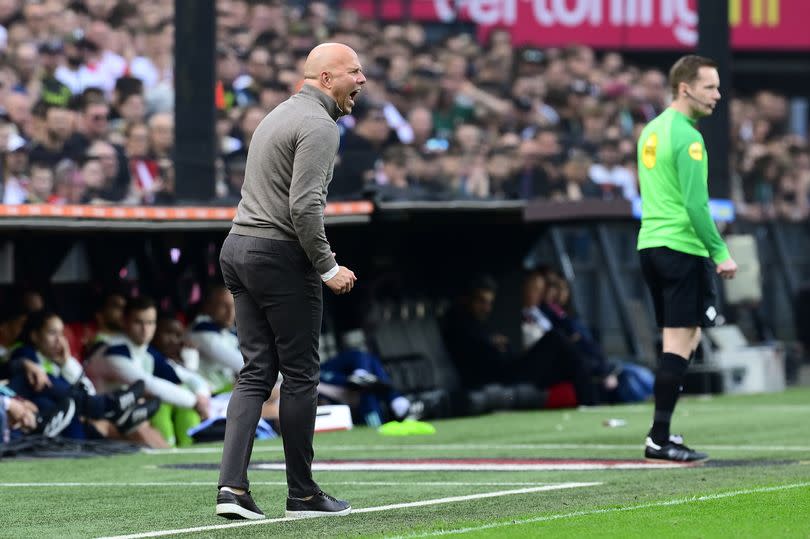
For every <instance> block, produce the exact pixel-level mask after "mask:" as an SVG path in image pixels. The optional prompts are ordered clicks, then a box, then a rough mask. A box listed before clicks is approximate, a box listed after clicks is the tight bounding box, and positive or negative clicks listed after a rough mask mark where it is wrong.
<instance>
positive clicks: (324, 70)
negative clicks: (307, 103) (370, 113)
mask: <svg viewBox="0 0 810 539" xmlns="http://www.w3.org/2000/svg"><path fill="white" fill-rule="evenodd" d="M365 82H366V77H365V76H364V75H363V70H362V68H361V67H360V60H359V59H358V58H357V53H356V52H354V50H352V48H351V47H349V46H347V45H344V44H343V43H322V44H320V45H318V46H317V47H315V48H314V49H312V50H311V51H310V52H309V55H308V56H307V59H306V62H304V84H307V85H309V86H314V87H316V88H318V89H319V90H320V91H322V92H323V93H325V94H327V95H329V96H330V97H332V98H333V99H334V100H335V101H336V102H337V104H338V106H339V107H340V108H341V110H342V111H343V112H344V113H345V114H349V113H350V112H351V111H352V107H354V99H353V98H354V97H355V96H356V95H357V92H359V91H360V89H361V88H362V86H363V84H365Z"/></svg>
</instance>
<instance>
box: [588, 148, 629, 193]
mask: <svg viewBox="0 0 810 539" xmlns="http://www.w3.org/2000/svg"><path fill="white" fill-rule="evenodd" d="M588 176H589V177H590V178H591V180H593V182H594V183H596V184H597V185H598V186H599V187H600V189H601V190H602V198H605V199H610V198H622V197H623V198H625V199H627V200H633V199H634V198H636V197H637V196H638V185H637V182H636V178H635V176H634V175H633V173H632V172H631V171H630V170H629V169H628V168H627V167H625V166H623V165H622V163H621V154H620V153H619V141H618V140H617V139H607V140H604V141H603V142H602V144H601V146H600V147H599V151H598V153H597V160H596V162H595V163H593V164H592V165H591V168H590V170H589V171H588Z"/></svg>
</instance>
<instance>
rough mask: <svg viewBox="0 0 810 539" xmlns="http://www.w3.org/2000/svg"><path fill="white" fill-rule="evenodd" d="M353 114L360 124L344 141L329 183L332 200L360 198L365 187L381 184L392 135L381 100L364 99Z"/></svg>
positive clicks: (349, 132) (344, 137)
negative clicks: (385, 150)
mask: <svg viewBox="0 0 810 539" xmlns="http://www.w3.org/2000/svg"><path fill="white" fill-rule="evenodd" d="M352 115H353V117H354V118H355V120H356V121H357V124H356V125H355V127H354V129H351V130H349V131H347V132H346V133H345V134H344V135H343V138H342V140H341V143H340V161H339V162H338V161H336V166H335V172H334V178H333V179H332V182H331V183H330V184H329V198H330V200H340V199H346V198H348V199H357V198H360V197H361V196H362V193H363V191H364V189H366V188H367V187H369V186H371V185H374V184H375V183H377V180H378V177H377V176H378V174H377V173H378V167H379V166H380V165H381V164H382V153H383V151H384V147H385V144H386V141H388V139H389V136H390V134H391V130H390V128H389V127H388V123H387V122H386V119H385V114H384V112H383V105H382V104H381V103H378V102H370V101H367V100H363V101H360V102H358V103H357V105H355V107H354V110H353V111H352Z"/></svg>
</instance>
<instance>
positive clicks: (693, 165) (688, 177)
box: [638, 107, 731, 264]
mask: <svg viewBox="0 0 810 539" xmlns="http://www.w3.org/2000/svg"><path fill="white" fill-rule="evenodd" d="M708 161H709V158H708V155H707V154H706V145H705V144H704V143H703V136H701V134H700V132H699V131H698V130H697V129H695V122H694V121H693V120H691V119H689V118H688V117H687V116H686V115H684V114H682V113H680V112H678V111H677V110H675V109H674V108H672V107H669V108H667V109H666V110H665V111H664V112H662V113H661V114H660V115H658V117H657V118H655V119H654V120H653V121H651V122H650V123H649V124H647V126H646V127H645V128H644V130H643V131H642V132H641V137H639V140H638V180H639V187H640V190H641V230H640V231H639V233H638V249H639V250H641V249H647V248H649V247H669V248H670V249H673V250H675V251H680V252H682V253H687V254H691V255H696V256H704V257H706V256H711V258H712V260H714V262H715V263H716V264H720V263H721V262H724V261H726V260H727V259H728V258H730V256H731V255H730V254H729V252H728V248H727V247H726V244H725V242H724V241H723V238H721V237H720V233H719V232H718V231H717V227H716V226H715V224H714V221H713V220H712V216H711V213H709V188H708V184H707V181H708V175H709V163H708Z"/></svg>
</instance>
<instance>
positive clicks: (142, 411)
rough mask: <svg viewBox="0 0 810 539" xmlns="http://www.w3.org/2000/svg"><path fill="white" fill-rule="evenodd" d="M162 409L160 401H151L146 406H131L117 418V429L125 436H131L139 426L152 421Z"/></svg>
mask: <svg viewBox="0 0 810 539" xmlns="http://www.w3.org/2000/svg"><path fill="white" fill-rule="evenodd" d="M159 409H160V400H158V399H150V400H148V401H146V402H145V403H144V404H136V405H135V406H130V407H129V408H127V409H126V410H124V411H123V412H121V414H119V415H118V417H116V418H115V421H114V422H115V427H116V428H117V429H118V432H120V433H121V434H123V435H125V436H126V435H127V434H130V433H131V432H132V431H134V430H135V429H136V428H137V427H138V425H140V424H141V423H143V422H144V421H146V420H147V419H150V418H151V417H152V416H153V415H155V414H156V413H157V411H158V410H159Z"/></svg>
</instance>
